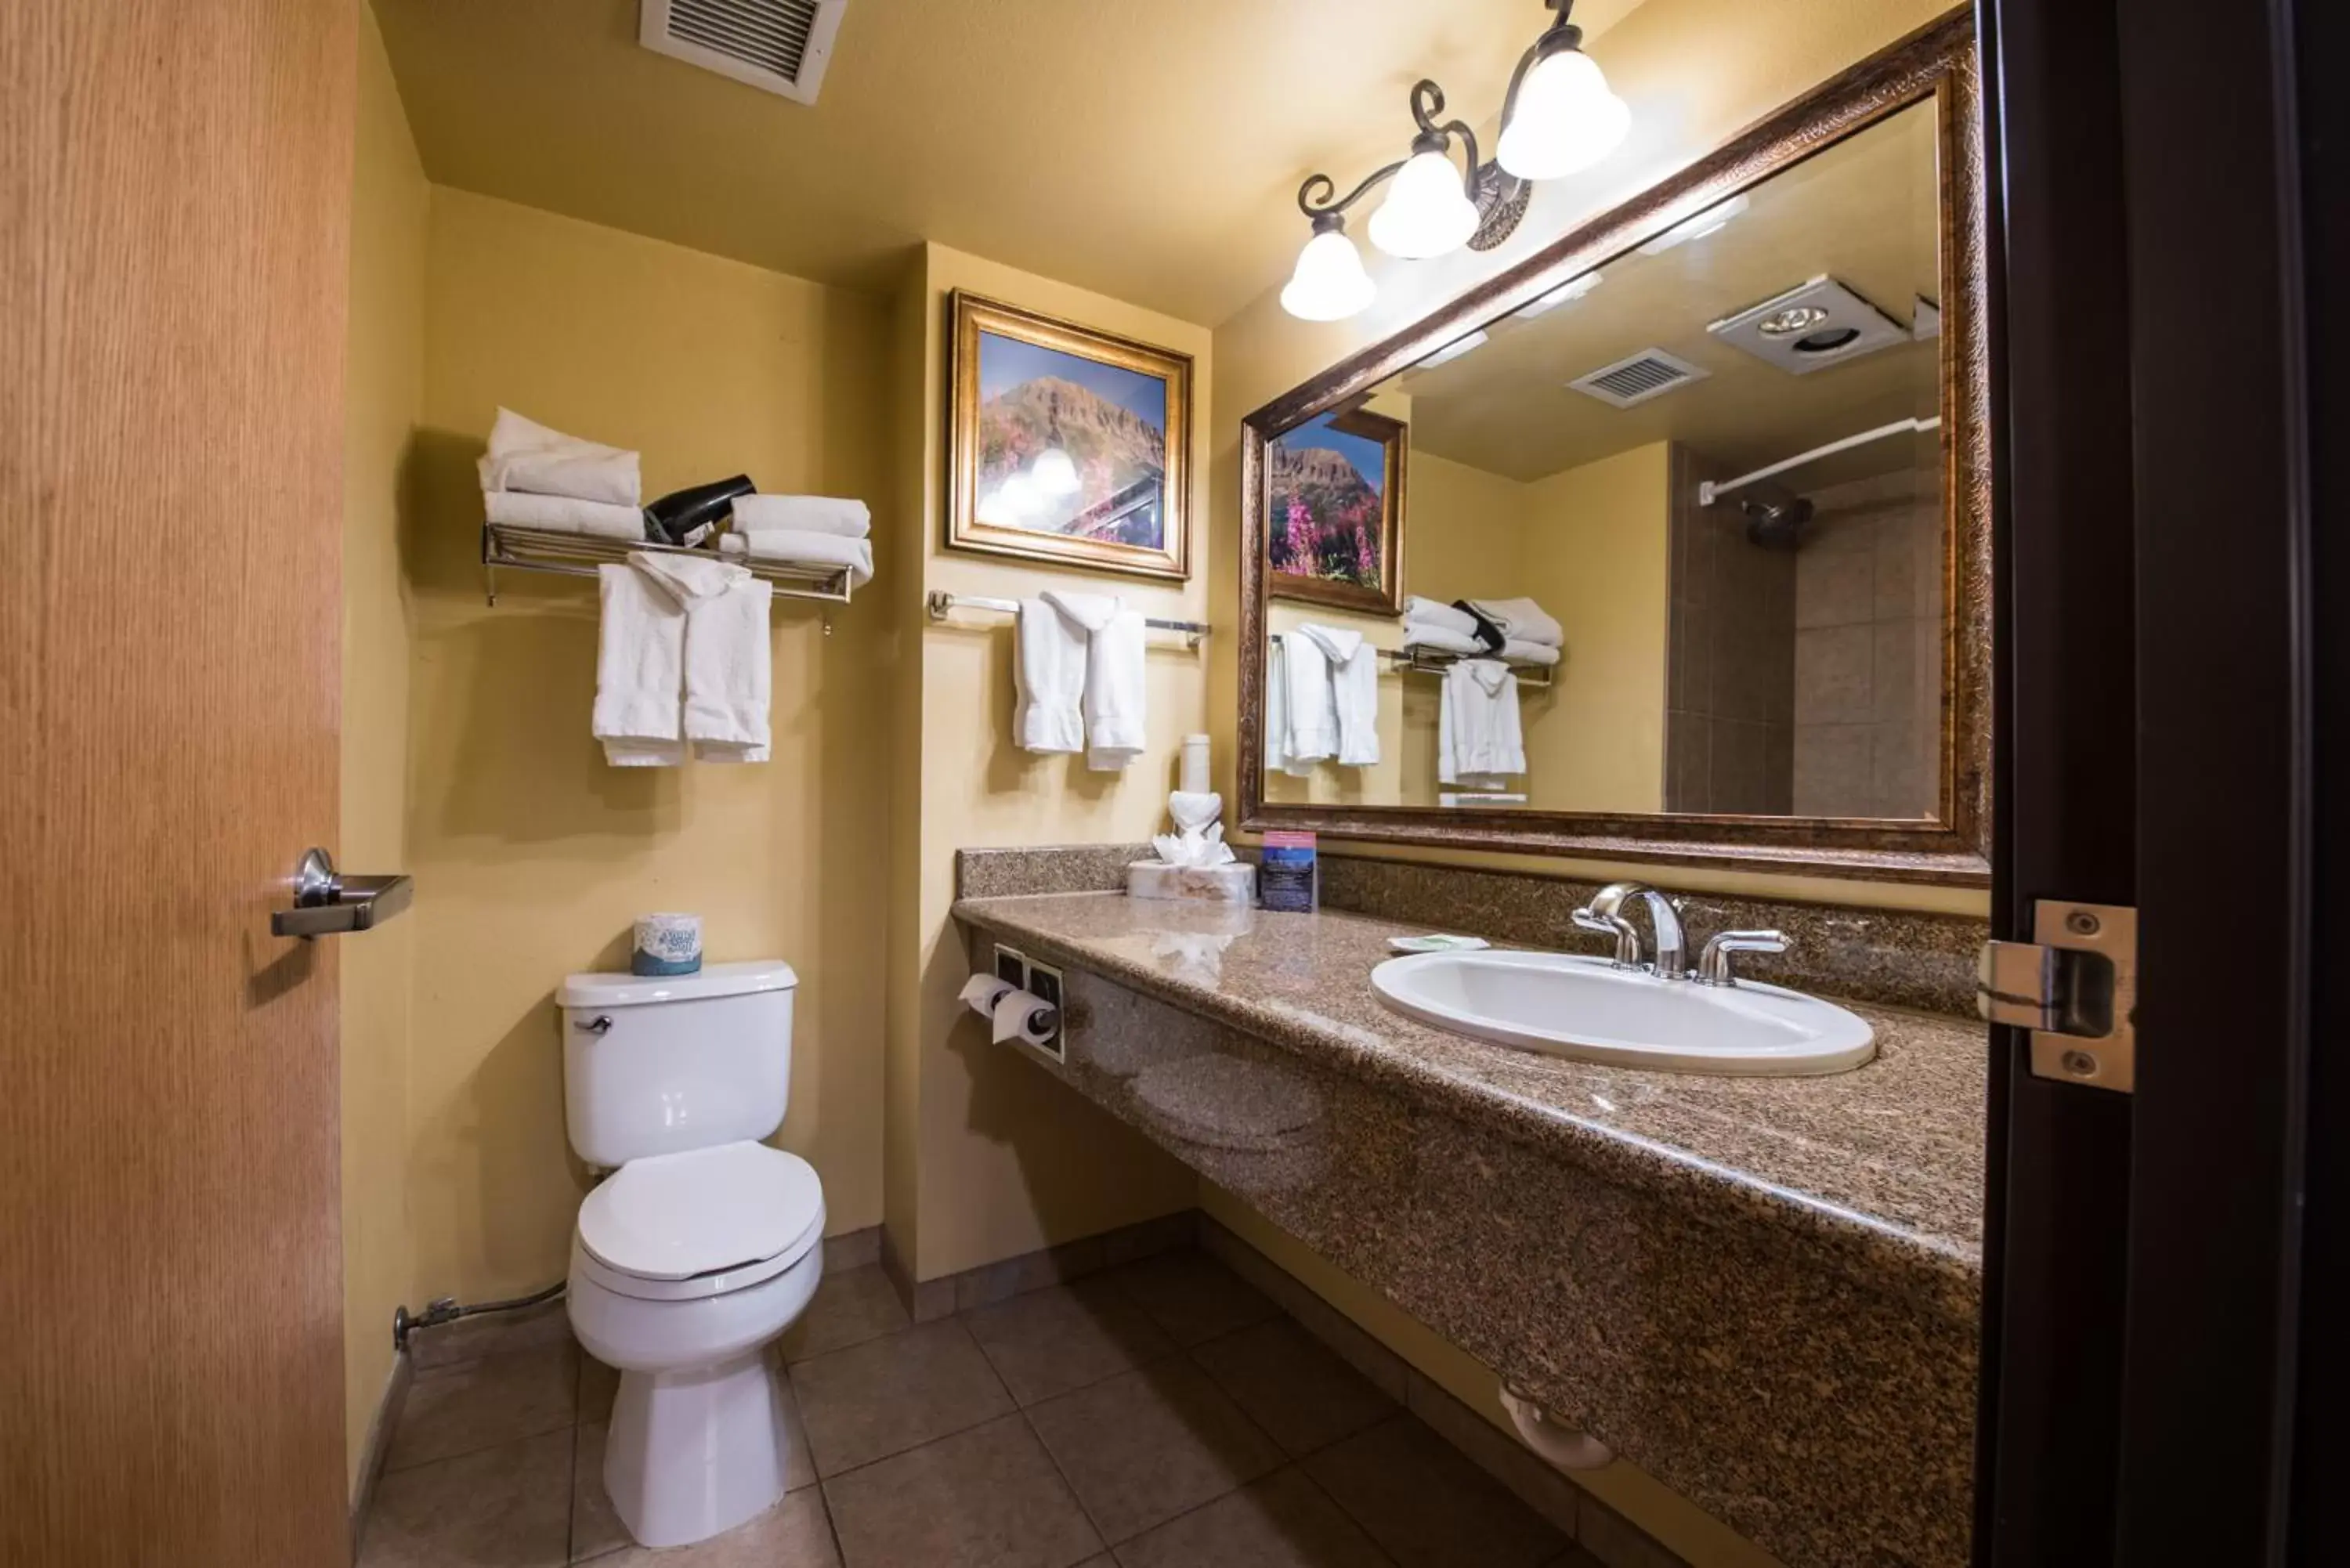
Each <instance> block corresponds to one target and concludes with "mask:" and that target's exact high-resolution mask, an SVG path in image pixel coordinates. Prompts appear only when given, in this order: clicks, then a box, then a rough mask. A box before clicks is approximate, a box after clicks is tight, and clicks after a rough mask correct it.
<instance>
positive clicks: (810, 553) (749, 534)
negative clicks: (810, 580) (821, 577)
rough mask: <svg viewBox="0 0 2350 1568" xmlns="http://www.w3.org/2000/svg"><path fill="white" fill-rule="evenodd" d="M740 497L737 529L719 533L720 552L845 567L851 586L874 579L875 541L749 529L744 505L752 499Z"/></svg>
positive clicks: (802, 531) (788, 530)
mask: <svg viewBox="0 0 2350 1568" xmlns="http://www.w3.org/2000/svg"><path fill="white" fill-rule="evenodd" d="M751 499H752V497H750V496H747V495H745V496H743V497H740V498H739V499H738V500H736V502H735V507H736V512H737V515H736V517H735V519H734V531H733V532H732V533H726V534H721V535H718V551H719V554H721V555H723V556H732V557H733V558H735V559H738V560H739V559H744V558H747V559H750V560H754V561H789V562H792V563H793V564H794V565H795V566H846V567H847V568H848V586H849V587H852V588H861V587H864V586H865V585H866V584H868V583H869V582H871V581H872V580H873V541H872V540H870V539H852V538H850V537H849V536H848V535H845V534H823V533H813V532H810V531H808V530H806V529H802V528H749V529H746V528H744V527H743V519H742V517H741V515H740V511H741V507H742V504H743V502H744V501H748V500H751Z"/></svg>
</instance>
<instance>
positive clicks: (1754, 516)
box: [1739, 495, 1812, 550]
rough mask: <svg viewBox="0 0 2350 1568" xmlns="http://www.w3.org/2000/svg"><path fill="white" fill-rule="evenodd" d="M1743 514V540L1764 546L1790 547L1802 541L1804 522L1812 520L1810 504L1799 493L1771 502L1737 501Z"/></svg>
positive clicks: (1797, 545)
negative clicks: (1792, 496) (1744, 532)
mask: <svg viewBox="0 0 2350 1568" xmlns="http://www.w3.org/2000/svg"><path fill="white" fill-rule="evenodd" d="M1739 509H1740V510H1741V511H1742V512H1744V513H1745V514H1746V542H1747V543H1748V544H1750V545H1755V546H1757V547H1759V548H1761V549H1764V550H1793V549H1796V548H1798V547H1800V546H1801V545H1802V544H1803V542H1804V524H1806V523H1808V522H1810V521H1811V520H1812V504H1811V503H1810V502H1809V501H1806V500H1804V498H1803V497H1802V496H1800V495H1799V496H1796V497H1795V498H1794V500H1792V501H1782V502H1779V503H1778V504H1775V505H1774V504H1772V503H1770V502H1765V501H1746V502H1742V503H1740V504H1739Z"/></svg>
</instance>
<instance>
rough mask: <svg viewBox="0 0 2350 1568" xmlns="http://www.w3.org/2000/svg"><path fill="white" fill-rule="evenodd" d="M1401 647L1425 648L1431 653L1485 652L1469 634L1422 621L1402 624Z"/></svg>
mask: <svg viewBox="0 0 2350 1568" xmlns="http://www.w3.org/2000/svg"><path fill="white" fill-rule="evenodd" d="M1403 645H1404V646H1405V647H1406V648H1425V649H1428V650H1429V651H1430V652H1431V653H1471V654H1475V653H1482V652H1484V651H1485V645H1484V644H1483V643H1482V642H1479V641H1478V640H1477V639H1475V638H1474V637H1472V636H1471V635H1470V634H1469V633H1467V632H1465V631H1456V630H1454V629H1453V628H1451V627H1449V626H1438V625H1436V624H1435V623H1434V622H1432V621H1424V620H1408V621H1406V622H1404V623H1403Z"/></svg>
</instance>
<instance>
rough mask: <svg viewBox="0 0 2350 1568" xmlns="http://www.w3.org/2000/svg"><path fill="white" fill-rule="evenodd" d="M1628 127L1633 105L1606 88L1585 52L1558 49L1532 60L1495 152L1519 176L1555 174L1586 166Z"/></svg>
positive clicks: (1613, 144)
mask: <svg viewBox="0 0 2350 1568" xmlns="http://www.w3.org/2000/svg"><path fill="white" fill-rule="evenodd" d="M1631 128H1632V110H1631V107H1630V106H1629V105H1627V103H1625V101H1624V100H1623V99H1620V98H1617V96H1616V95H1615V94H1614V93H1612V92H1610V91H1608V90H1607V77H1606V75H1605V74H1603V73H1602V72H1601V71H1600V69H1599V66H1598V62H1596V61H1595V60H1594V59H1593V58H1592V57H1590V56H1589V55H1586V54H1585V53H1584V52H1583V51H1582V50H1580V49H1561V50H1560V51H1559V52H1558V53H1556V54H1555V55H1546V56H1544V57H1543V58H1541V59H1539V60H1537V61H1535V62H1534V69H1532V70H1530V71H1528V72H1527V73H1526V78H1525V80H1523V81H1522V82H1520V83H1519V84H1518V101H1517V107H1516V108H1515V109H1512V110H1511V112H1510V123H1509V124H1507V125H1505V126H1503V128H1502V140H1501V144H1500V145H1499V146H1498V147H1496V148H1495V149H1494V150H1493V156H1494V158H1495V160H1496V161H1499V162H1500V164H1501V165H1502V167H1503V169H1504V170H1505V171H1508V172H1510V173H1512V174H1514V175H1516V176H1517V177H1518V178H1519V179H1521V180H1555V179H1557V178H1559V177H1560V176H1561V175H1563V174H1574V173H1577V172H1579V171H1582V170H1586V169H1588V168H1590V167H1591V166H1592V165H1593V164H1595V163H1596V162H1598V161H1600V160H1601V159H1603V158H1605V157H1607V155H1608V154H1609V153H1610V152H1613V151H1616V149H1617V145H1618V144H1619V143H1621V142H1622V141H1623V140H1624V134H1625V132H1626V131H1627V130H1631Z"/></svg>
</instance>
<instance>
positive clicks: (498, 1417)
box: [384, 1345, 578, 1471]
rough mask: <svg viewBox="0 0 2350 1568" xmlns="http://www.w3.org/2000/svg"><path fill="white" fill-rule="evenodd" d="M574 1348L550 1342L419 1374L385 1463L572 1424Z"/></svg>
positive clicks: (390, 1465)
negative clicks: (541, 1345)
mask: <svg viewBox="0 0 2350 1568" xmlns="http://www.w3.org/2000/svg"><path fill="white" fill-rule="evenodd" d="M576 1355H577V1352H576V1351H574V1350H573V1349H572V1347H571V1346H570V1345H550V1346H547V1347H546V1348H544V1349H540V1350H526V1351H520V1352H516V1353H515V1354H513V1355H493V1356H489V1357H487V1358H485V1359H484V1360H480V1361H467V1362H463V1363H460V1364H459V1365H457V1366H448V1367H443V1368H442V1369H441V1370H439V1371H437V1372H430V1373H425V1374H423V1375H422V1376H419V1377H417V1378H416V1379H415V1380H414V1381H413V1382H412V1383H411V1384H410V1385H409V1388H408V1404H407V1407H406V1408H404V1409H403V1410H402V1411H401V1412H400V1430H399V1431H398V1432H397V1433H395V1434H394V1435H393V1437H392V1439H391V1453H390V1457H389V1458H387V1459H385V1461H384V1469H386V1470H387V1471H390V1470H404V1469H408V1468H409V1467H411V1465H421V1464H423V1463H426V1462H427V1461H429V1460H432V1459H449V1458H451V1457H452V1456H454V1455H457V1454H465V1453H471V1452H473V1450H474V1449H486V1448H490V1447H493V1446H494V1445H496V1444H499V1443H510V1442H513V1441H514V1440H515V1438H527V1437H532V1436H535V1435H536V1434H537V1433H540V1432H551V1431H554V1430H556V1429H557V1428H567V1427H569V1426H570V1425H571V1423H572V1420H573V1411H574V1410H575V1409H576V1408H577V1406H576V1405H575V1404H574V1399H575V1398H576V1397H577V1383H578V1371H577V1366H576V1365H575V1357H576Z"/></svg>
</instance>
